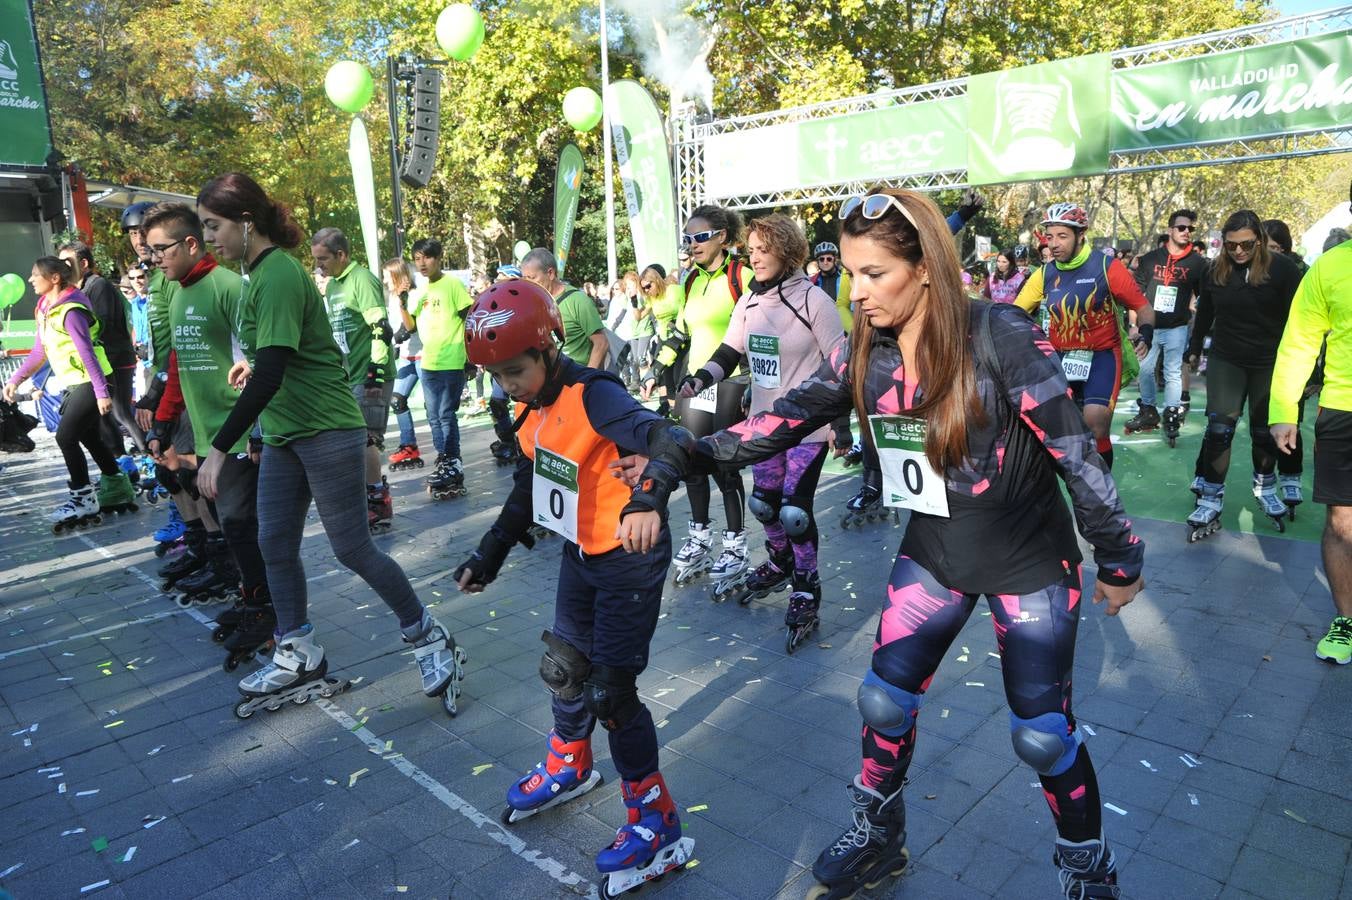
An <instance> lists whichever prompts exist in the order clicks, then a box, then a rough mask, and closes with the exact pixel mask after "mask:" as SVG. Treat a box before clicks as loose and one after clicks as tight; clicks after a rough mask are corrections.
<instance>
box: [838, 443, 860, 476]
mask: <svg viewBox="0 0 1352 900" xmlns="http://www.w3.org/2000/svg"><path fill="white" fill-rule="evenodd" d="M863 461H864V442H863V441H855V442H854V446H852V447H850V449H849V450H847V451H845V455H844V456H842V457H841V458H840V462H841V464H842V465H844V466H845V468H847V469H848V468H850V467H851V466H857V465H859V464H860V463H861V462H863Z"/></svg>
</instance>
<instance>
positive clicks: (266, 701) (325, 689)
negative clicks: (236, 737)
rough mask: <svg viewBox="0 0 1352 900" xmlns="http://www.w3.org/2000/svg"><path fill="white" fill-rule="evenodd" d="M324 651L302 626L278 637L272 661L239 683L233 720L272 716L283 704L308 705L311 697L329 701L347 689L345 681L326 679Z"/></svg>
mask: <svg viewBox="0 0 1352 900" xmlns="http://www.w3.org/2000/svg"><path fill="white" fill-rule="evenodd" d="M328 671H329V661H328V660H327V659H325V657H324V648H323V647H321V646H320V645H319V642H318V641H316V640H315V638H314V629H313V627H312V626H311V625H310V624H309V623H306V624H305V625H302V626H301V627H299V628H297V629H295V630H294V631H289V632H287V633H286V634H284V635H282V638H281V640H279V641H278V642H277V649H276V650H275V651H274V652H273V654H272V661H271V662H269V663H268V664H267V665H265V666H263V668H261V669H259V670H257V671H256V672H251V673H249V674H248V675H246V676H245V677H244V679H243V680H242V681H240V683H239V692H240V694H241V695H242V696H243V697H244V699H243V700H241V701H240V702H239V703H236V704H235V716H236V717H237V718H240V719H247V718H249V717H250V716H252V715H253V714H254V713H255V712H257V711H258V710H260V709H266V710H268V711H269V712H275V711H276V710H279V709H281V708H282V707H283V706H285V705H286V704H287V703H295V704H297V705H300V704H303V703H309V702H310V700H311V699H312V698H314V697H325V698H328V697H332V696H333V695H334V694H337V693H339V692H341V691H343V690H346V689H347V687H348V681H347V679H346V678H334V677H332V676H330V675H328Z"/></svg>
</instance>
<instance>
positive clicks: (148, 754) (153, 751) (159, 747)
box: [146, 744, 164, 756]
mask: <svg viewBox="0 0 1352 900" xmlns="http://www.w3.org/2000/svg"><path fill="white" fill-rule="evenodd" d="M163 749H164V745H163V744H160V745H159V746H158V747H156V748H155V749H154V750H151V751H150V752H149V753H147V754H146V756H154V755H155V754H156V753H159V752H160V751H161V750H163Z"/></svg>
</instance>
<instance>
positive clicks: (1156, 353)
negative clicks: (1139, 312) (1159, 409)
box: [1140, 325, 1188, 407]
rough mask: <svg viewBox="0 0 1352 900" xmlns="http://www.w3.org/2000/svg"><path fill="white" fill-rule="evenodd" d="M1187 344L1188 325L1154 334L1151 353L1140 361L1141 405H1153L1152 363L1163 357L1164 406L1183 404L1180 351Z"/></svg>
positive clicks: (1153, 374) (1153, 377)
mask: <svg viewBox="0 0 1352 900" xmlns="http://www.w3.org/2000/svg"><path fill="white" fill-rule="evenodd" d="M1187 345H1188V326H1186V325H1180V326H1178V327H1177V328H1161V329H1160V330H1158V331H1156V332H1155V339H1154V341H1152V342H1151V344H1150V352H1149V353H1147V354H1146V356H1145V359H1143V360H1141V382H1140V383H1141V403H1142V404H1144V405H1146V406H1154V405H1155V390H1156V388H1155V362H1156V361H1157V360H1158V359H1159V358H1160V354H1161V353H1163V354H1164V405H1165V406H1166V407H1169V406H1178V405H1180V404H1182V402H1183V351H1184V349H1186V347H1187Z"/></svg>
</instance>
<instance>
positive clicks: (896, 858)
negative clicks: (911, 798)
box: [807, 775, 911, 900]
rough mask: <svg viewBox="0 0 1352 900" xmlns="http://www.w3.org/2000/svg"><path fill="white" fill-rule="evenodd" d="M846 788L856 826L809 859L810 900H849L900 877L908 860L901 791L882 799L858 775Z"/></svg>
mask: <svg viewBox="0 0 1352 900" xmlns="http://www.w3.org/2000/svg"><path fill="white" fill-rule="evenodd" d="M847 790H848V791H849V795H850V805H851V806H853V807H854V809H853V810H851V814H852V815H853V817H854V824H853V825H851V826H850V827H849V828H848V829H847V830H846V831H845V833H844V834H842V835H841V836H840V837H839V838H837V839H836V842H835V843H834V844H832V845H831V846H829V847H827V848H826V849H825V850H823V851H822V852H821V855H819V856H818V857H817V861H816V862H815V863H813V865H812V877H814V878H816V879H817V882H818V884H817V885H816V886H815V887H813V888H812V890H810V891H808V892H807V897H808V900H847V898H850V897H853V896H854V895H855V894H856V893H857V892H858V891H860V890H861V889H868V890H871V889H873V888H875V887H877V886H878V885H880V884H882V883H883V881H885V880H886V879H888V878H889V877H892V876H894V875H900V874H901V873H902V872H904V871H906V866H907V864H908V863H909V862H910V859H911V854H910V851H908V850H907V849H906V806H905V804H904V803H903V801H902V797H901V791H902V789H901V788H897V790H896V792H895V793H893V794H892V795H891V796H888V797H884V796H883V795H882V794H880V793H878V792H877V791H875V790H874V789H873V788H870V787H866V786H865V785H864V783H863V781H862V780H860V777H859V776H858V775H856V776H855V777H854V783H853V784H851V785H850V786H849V787H848V788H847Z"/></svg>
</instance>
